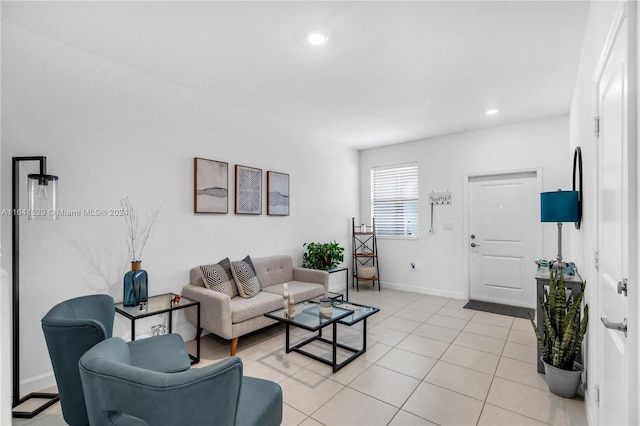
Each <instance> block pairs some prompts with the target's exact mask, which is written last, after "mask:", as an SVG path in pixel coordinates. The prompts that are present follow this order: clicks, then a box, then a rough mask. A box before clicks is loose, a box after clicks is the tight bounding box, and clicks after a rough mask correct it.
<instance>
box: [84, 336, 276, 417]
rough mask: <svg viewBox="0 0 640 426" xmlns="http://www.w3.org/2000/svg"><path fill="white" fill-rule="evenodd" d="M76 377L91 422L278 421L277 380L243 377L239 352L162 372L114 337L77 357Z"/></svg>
mask: <svg viewBox="0 0 640 426" xmlns="http://www.w3.org/2000/svg"><path fill="white" fill-rule="evenodd" d="M183 347H184V342H176V347H175V348H174V349H175V350H177V351H180V350H181V349H182V348H183ZM187 358H188V357H187ZM80 377H81V378H82V385H83V389H84V395H85V399H86V403H87V411H88V413H89V420H90V423H91V425H92V426H102V425H113V424H118V425H152V426H163V425H167V426H174V425H185V426H189V425H197V426H201V425H216V426H217V425H224V426H232V425H242V426H245V425H246V426H250V425H255V426H277V425H279V424H280V423H281V422H282V389H281V388H280V385H278V384H277V383H274V382H271V381H269V380H262V379H256V378H252V377H243V375H242V361H241V360H240V358H237V357H229V358H226V359H224V360H222V361H219V362H217V363H215V364H211V365H208V366H205V367H201V368H192V369H190V370H187V371H182V372H177V373H160V372H156V371H151V370H148V369H145V368H140V367H138V366H136V365H134V363H133V356H132V353H131V348H130V346H129V345H127V344H126V343H125V342H124V341H123V340H122V339H120V338H118V337H114V338H111V339H107V340H105V341H103V342H100V343H98V344H97V345H96V346H94V347H93V348H91V349H90V350H89V351H87V353H85V354H84V355H83V356H82V357H81V358H80Z"/></svg>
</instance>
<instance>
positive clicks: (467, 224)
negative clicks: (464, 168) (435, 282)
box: [461, 167, 542, 299]
mask: <svg viewBox="0 0 640 426" xmlns="http://www.w3.org/2000/svg"><path fill="white" fill-rule="evenodd" d="M522 173H535V174H536V178H535V179H536V183H535V184H536V187H537V188H538V193H540V192H542V167H529V168H522V169H509V170H494V171H485V172H464V173H463V174H462V199H463V200H464V201H463V202H464V204H463V207H462V208H463V211H464V226H463V228H464V229H463V232H462V241H461V244H462V247H463V255H464V259H465V261H464V262H463V264H464V266H463V268H464V269H463V272H464V276H465V277H467V286H466V288H465V294H464V297H465V298H466V299H469V295H470V294H471V265H470V263H471V249H470V248H469V244H468V239H469V234H470V232H471V217H470V216H469V212H470V207H471V190H470V188H469V187H470V183H471V179H472V178H478V177H490V176H496V177H498V176H504V177H506V176H508V175H515V174H522ZM537 205H538V208H539V206H540V201H539V200H538V203H537ZM538 224H539V225H538V230H537V232H536V233H535V235H536V238H535V244H536V253H537V257H538V258H540V257H541V253H542V223H541V222H538ZM535 277H536V274H535V271H534V270H533V265H532V273H531V282H532V284H531V285H533V286H535Z"/></svg>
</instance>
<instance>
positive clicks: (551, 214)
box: [540, 189, 580, 268]
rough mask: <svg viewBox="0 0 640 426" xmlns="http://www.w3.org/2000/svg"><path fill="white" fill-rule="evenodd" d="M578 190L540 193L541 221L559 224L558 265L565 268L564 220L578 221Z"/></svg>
mask: <svg viewBox="0 0 640 426" xmlns="http://www.w3.org/2000/svg"><path fill="white" fill-rule="evenodd" d="M579 219H580V214H579V209H578V192H577V191H561V190H559V189H558V190H557V191H553V192H543V193H541V194H540V221H541V222H556V223H557V224H558V257H557V258H556V259H557V264H556V265H557V267H560V268H563V267H564V264H563V262H562V222H578V220H579Z"/></svg>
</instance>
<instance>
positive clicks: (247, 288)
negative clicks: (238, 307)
mask: <svg viewBox="0 0 640 426" xmlns="http://www.w3.org/2000/svg"><path fill="white" fill-rule="evenodd" d="M231 274H233V279H234V280H235V281H236V285H237V286H238V293H239V294H240V296H241V297H244V298H245V299H249V298H251V297H253V296H255V295H256V294H258V293H260V291H261V290H262V283H261V282H260V280H259V279H258V276H257V275H256V269H255V268H254V267H253V262H252V261H251V258H250V257H249V256H247V257H245V258H244V259H242V260H239V261H235V262H231Z"/></svg>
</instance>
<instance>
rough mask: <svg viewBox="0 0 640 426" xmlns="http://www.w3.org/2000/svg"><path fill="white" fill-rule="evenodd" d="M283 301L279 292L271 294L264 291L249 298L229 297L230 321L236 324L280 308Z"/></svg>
mask: <svg viewBox="0 0 640 426" xmlns="http://www.w3.org/2000/svg"><path fill="white" fill-rule="evenodd" d="M283 302H284V301H283V299H282V295H281V294H280V295H278V294H272V293H267V292H264V291H261V292H260V293H258V294H256V295H255V296H254V297H252V298H249V299H245V298H242V297H234V298H233V299H231V323H232V324H237V323H239V322H242V321H246V320H249V319H252V318H255V317H259V316H262V315H264V314H266V313H267V312H271V311H275V310H276V309H280V308H282V306H283Z"/></svg>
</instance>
